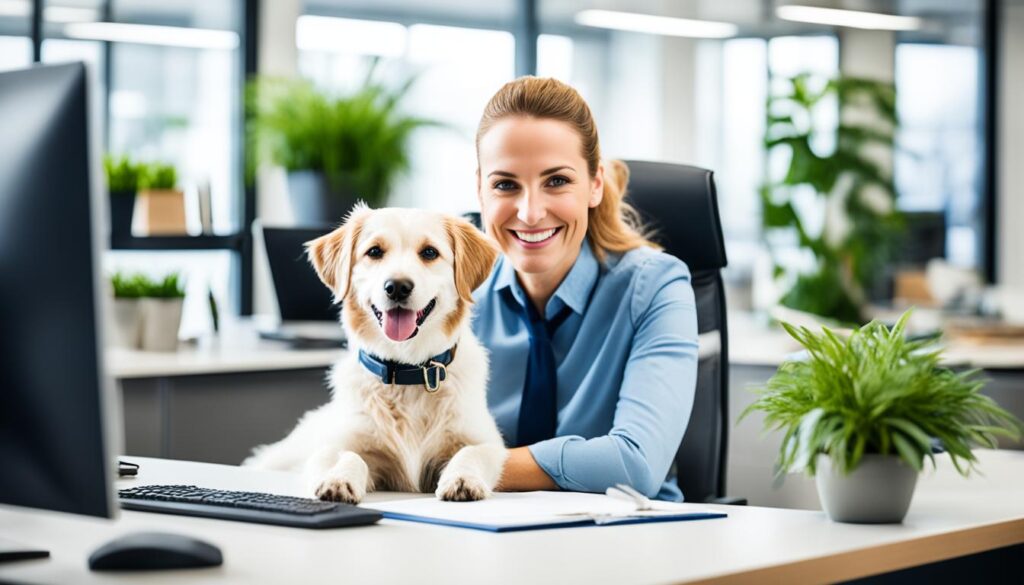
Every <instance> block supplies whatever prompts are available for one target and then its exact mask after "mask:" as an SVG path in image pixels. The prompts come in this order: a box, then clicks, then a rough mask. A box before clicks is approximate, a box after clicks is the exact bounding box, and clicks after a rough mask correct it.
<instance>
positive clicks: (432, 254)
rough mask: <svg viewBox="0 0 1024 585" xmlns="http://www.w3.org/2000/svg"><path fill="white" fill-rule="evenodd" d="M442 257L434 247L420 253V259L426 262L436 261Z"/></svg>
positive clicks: (424, 249) (428, 247)
mask: <svg viewBox="0 0 1024 585" xmlns="http://www.w3.org/2000/svg"><path fill="white" fill-rule="evenodd" d="M440 255H441V254H440V253H439V252H438V251H437V249H436V248H434V247H432V246H427V247H426V248H423V249H422V250H421V251H420V257H422V258H423V259H424V260H436V259H437V257H438V256H440Z"/></svg>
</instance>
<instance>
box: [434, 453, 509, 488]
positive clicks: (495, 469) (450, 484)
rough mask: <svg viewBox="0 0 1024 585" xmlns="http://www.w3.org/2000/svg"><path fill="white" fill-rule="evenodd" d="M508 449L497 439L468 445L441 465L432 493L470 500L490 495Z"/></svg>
mask: <svg viewBox="0 0 1024 585" xmlns="http://www.w3.org/2000/svg"><path fill="white" fill-rule="evenodd" d="M506 457H508V451H506V450H505V447H504V446H503V445H501V444H497V443H485V444H483V445H468V446H466V447H463V448H461V449H459V451H458V453H456V454H455V456H454V457H452V460H451V461H449V462H448V465H447V466H445V468H444V471H443V472H442V473H441V479H440V480H438V482H437V491H435V492H434V494H435V495H436V496H437V497H438V499H441V500H447V501H452V502H471V501H475V500H482V499H484V498H486V497H488V496H490V495H491V492H492V491H493V490H494V486H496V485H497V484H498V480H499V479H501V471H502V469H503V468H504V467H505V458H506Z"/></svg>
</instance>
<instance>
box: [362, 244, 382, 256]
mask: <svg viewBox="0 0 1024 585" xmlns="http://www.w3.org/2000/svg"><path fill="white" fill-rule="evenodd" d="M366 255H367V256H369V257H370V258H380V257H381V256H383V255H384V250H381V249H380V246H374V247H372V248H370V249H369V250H367V251H366Z"/></svg>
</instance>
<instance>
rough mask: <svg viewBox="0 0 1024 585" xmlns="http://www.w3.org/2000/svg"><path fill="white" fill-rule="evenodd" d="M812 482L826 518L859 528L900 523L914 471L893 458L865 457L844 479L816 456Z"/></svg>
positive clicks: (911, 491)
mask: <svg viewBox="0 0 1024 585" xmlns="http://www.w3.org/2000/svg"><path fill="white" fill-rule="evenodd" d="M815 478H816V481H817V484H818V497H819V498H820V499H821V506H822V508H824V509H825V512H826V513H827V514H828V516H829V518H831V519H832V520H834V521H836V522H853V523H859V524H888V523H897V522H902V521H903V518H904V516H906V515H907V510H908V509H909V508H910V500H911V499H912V498H913V497H914V486H916V485H917V471H914V468H913V467H910V466H909V465H907V464H906V463H904V462H903V461H902V460H901V459H900V458H899V457H896V456H895V455H875V454H866V455H864V457H863V458H862V459H861V461H860V464H859V465H857V467H856V468H855V469H854V470H853V471H851V472H850V474H849V475H845V476H844V475H841V474H840V473H839V472H838V471H837V470H836V469H835V468H834V467H833V466H832V460H831V459H830V458H829V457H828V456H826V455H819V456H818V461H817V473H816V474H815Z"/></svg>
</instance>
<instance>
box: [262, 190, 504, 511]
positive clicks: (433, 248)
mask: <svg viewBox="0 0 1024 585" xmlns="http://www.w3.org/2000/svg"><path fill="white" fill-rule="evenodd" d="M307 251H308V254H309V258H310V261H311V262H312V263H313V266H314V267H315V268H316V271H317V273H318V274H319V275H320V278H321V280H323V282H324V283H325V284H326V285H327V286H328V287H330V288H331V290H332V291H333V292H334V298H335V301H336V302H342V323H343V324H344V327H345V331H346V333H347V335H348V340H349V352H348V355H347V356H346V357H345V358H343V359H342V360H341V361H339V362H338V363H337V364H335V365H334V367H333V368H332V371H331V373H330V376H329V381H330V386H331V389H332V397H331V401H330V402H328V403H327V404H325V405H324V406H321V407H320V408H317V409H315V410H312V411H310V412H308V413H306V414H305V415H304V416H303V417H302V419H301V420H300V421H299V423H298V426H297V427H296V428H295V429H294V430H293V431H292V432H291V434H289V435H288V436H287V437H286V438H285V439H283V440H281V441H279V442H277V443H274V444H272V445H265V446H261V447H257V448H256V449H255V450H254V452H253V455H252V456H251V457H249V458H248V459H247V460H246V461H245V463H243V465H251V466H253V467H259V468H266V469H282V470H295V471H302V473H303V475H304V479H305V480H306V482H307V485H308V489H309V493H310V494H311V495H314V496H315V497H318V498H320V499H323V500H335V501H341V502H348V503H358V502H359V501H360V500H361V499H362V498H363V496H364V495H365V494H366V492H368V491H373V490H394V491H430V490H434V492H435V493H436V495H437V497H438V498H441V499H443V500H479V499H483V498H486V497H487V496H488V495H490V493H491V491H492V490H493V489H494V487H495V485H496V484H497V483H498V480H499V479H500V477H501V471H502V468H503V466H504V463H505V457H506V451H505V448H504V446H503V443H502V439H501V435H500V433H499V432H498V428H497V426H496V425H495V423H494V419H493V418H492V417H491V415H490V413H489V412H488V410H487V402H486V396H485V391H486V388H487V372H488V366H487V354H486V352H485V351H484V349H483V347H482V346H481V345H480V342H479V341H477V339H476V338H475V337H474V336H473V333H472V331H471V329H470V325H469V319H470V308H471V304H472V297H471V296H470V294H471V293H472V291H473V289H474V288H476V287H477V286H479V285H480V284H481V283H482V282H483V281H484V280H485V279H486V278H487V276H488V274H489V273H490V271H491V268H492V265H493V264H494V261H495V259H496V257H497V251H496V249H495V247H494V246H493V244H491V243H490V241H489V240H487V239H486V238H485V237H484V236H483V235H482V234H481V233H480V232H479V231H478V230H477V229H476V228H474V227H473V226H472V224H470V223H469V222H467V221H465V220H462V219H458V218H453V217H448V216H444V215H441V214H437V213H431V212H426V211H420V210H406V209H380V210H371V209H369V208H367V207H366V206H365V205H358V206H356V207H355V208H354V209H353V210H352V212H351V213H350V214H349V215H348V217H347V218H346V221H345V223H344V224H343V225H342V226H341V227H339V228H338V229H337V230H335V231H333V232H331V233H330V234H327V235H326V236H323V237H321V238H318V239H316V240H314V241H312V242H309V243H307ZM449 351H450V352H451V353H448V352H449ZM452 354H454V355H452ZM448 359H450V362H449V363H447V365H443V364H444V361H445V360H448ZM431 360H434V361H431ZM438 362H440V364H439V363H438ZM372 370H376V372H375V371H372ZM396 370H401V371H397V372H396ZM442 377H443V380H442V379H440V378H442ZM385 379H387V380H388V381H387V382H385ZM403 380H404V382H405V383H401V382H402V381H403ZM392 381H396V382H398V383H391V382H392ZM413 381H415V382H416V383H411V382H413Z"/></svg>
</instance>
